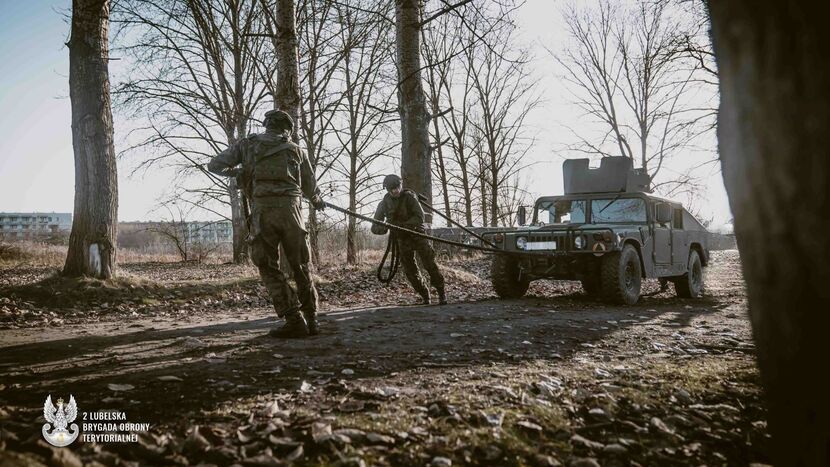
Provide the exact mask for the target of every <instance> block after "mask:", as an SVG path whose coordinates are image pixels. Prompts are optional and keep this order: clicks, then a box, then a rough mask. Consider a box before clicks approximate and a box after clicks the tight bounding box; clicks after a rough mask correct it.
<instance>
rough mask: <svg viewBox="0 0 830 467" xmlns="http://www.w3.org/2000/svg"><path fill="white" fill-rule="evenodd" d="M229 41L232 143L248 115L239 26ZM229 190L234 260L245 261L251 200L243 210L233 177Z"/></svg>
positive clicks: (236, 19)
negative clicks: (232, 115) (231, 75)
mask: <svg viewBox="0 0 830 467" xmlns="http://www.w3.org/2000/svg"><path fill="white" fill-rule="evenodd" d="M231 12H232V15H233V17H232V21H233V24H236V25H238V24H239V21H240V18H239V9H238V8H233V9H232V10H231ZM232 41H233V102H234V104H233V107H234V109H236V115H235V117H236V119H237V121H236V128H235V129H234V133H235V136H234V138H233V139H232V141H230V143H231V144H235V143H236V142H237V141H239V140H241V139H242V138H244V137H245V136H246V134H245V131H246V129H247V128H248V117H247V116H246V115H245V112H244V111H243V109H244V108H245V84H244V79H245V72H244V69H243V66H242V62H243V60H244V59H243V57H242V50H243V48H244V46H243V44H242V41H244V38H242V37H241V36H240V34H239V28H238V27H234V28H233V29H232ZM228 191H230V192H231V196H230V202H231V223H232V225H233V262H234V263H236V264H247V263H248V261H249V259H250V257H251V255H250V250H249V249H248V242H246V241H245V240H246V239H247V238H248V223H247V222H246V216H250V215H251V212H250V209H251V208H250V202H251V200H247V203H248V210H247V212H245V207H244V205H243V195H242V194H241V193H240V191H239V187H238V186H237V184H236V180H231V181H230V183H229V184H228Z"/></svg>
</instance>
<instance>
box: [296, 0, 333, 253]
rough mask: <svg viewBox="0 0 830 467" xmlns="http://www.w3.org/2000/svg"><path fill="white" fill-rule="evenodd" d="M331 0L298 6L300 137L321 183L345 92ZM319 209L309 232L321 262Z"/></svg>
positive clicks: (330, 158)
mask: <svg viewBox="0 0 830 467" xmlns="http://www.w3.org/2000/svg"><path fill="white" fill-rule="evenodd" d="M334 5H335V3H334V2H332V1H331V0H301V1H300V3H299V4H298V7H297V35H298V37H299V44H298V46H299V50H300V52H299V57H300V62H299V68H300V97H301V100H302V105H301V107H300V135H299V136H300V140H302V141H303V143H304V146H305V148H306V151H307V152H308V159H309V161H310V162H311V165H312V168H314V170H315V173H316V175H317V180H318V183H319V182H320V181H321V180H322V179H323V177H325V176H326V174H327V172H328V171H329V169H330V168H331V165H332V164H333V163H334V152H333V151H331V150H330V149H329V146H327V145H326V140H327V136H328V135H329V134H330V133H331V132H332V129H333V122H334V117H335V115H336V112H335V110H336V109H337V108H338V107H339V106H340V103H341V101H342V100H343V97H344V94H343V93H341V92H339V91H338V89H337V88H339V86H337V83H336V81H335V76H336V72H337V70H338V69H339V64H340V62H341V61H342V60H343V56H344V53H343V50H342V47H341V46H340V42H338V37H339V33H340V30H341V29H342V25H340V24H339V21H338V20H337V12H336V11H335V9H334V8H333V7H334ZM320 229H321V224H320V222H319V220H318V217H317V211H316V210H315V209H314V208H313V207H312V206H309V210H308V233H309V243H310V247H311V256H312V260H313V262H314V263H315V264H320V247H319V244H318V235H319V233H320Z"/></svg>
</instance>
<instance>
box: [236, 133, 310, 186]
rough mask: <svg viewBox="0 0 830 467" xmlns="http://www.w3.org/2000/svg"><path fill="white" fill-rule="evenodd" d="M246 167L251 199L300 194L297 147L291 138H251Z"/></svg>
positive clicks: (298, 153)
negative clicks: (285, 139) (289, 139)
mask: <svg viewBox="0 0 830 467" xmlns="http://www.w3.org/2000/svg"><path fill="white" fill-rule="evenodd" d="M252 142H253V146H252V150H251V152H250V156H249V158H248V159H249V160H248V164H247V165H248V167H246V168H245V171H246V172H248V173H249V174H250V181H251V194H252V196H253V198H254V199H257V198H268V197H274V196H297V197H299V196H302V190H301V186H302V179H301V171H300V165H301V163H302V160H301V158H300V151H299V150H298V148H297V145H295V144H294V143H293V142H291V141H284V140H276V141H275V140H272V139H265V138H261V137H254V138H253V141H252Z"/></svg>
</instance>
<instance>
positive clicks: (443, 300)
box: [438, 287, 447, 305]
mask: <svg viewBox="0 0 830 467" xmlns="http://www.w3.org/2000/svg"><path fill="white" fill-rule="evenodd" d="M438 304H439V305H446V304H447V292H446V291H445V290H444V288H443V287H442V288H440V289H438Z"/></svg>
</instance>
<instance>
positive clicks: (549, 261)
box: [486, 157, 709, 305]
mask: <svg viewBox="0 0 830 467" xmlns="http://www.w3.org/2000/svg"><path fill="white" fill-rule="evenodd" d="M562 168H563V172H564V184H565V190H564V191H565V194H564V195H562V196H543V197H541V198H539V199H537V200H536V203H535V205H534V206H533V211H532V216H533V217H532V219H531V222H530V225H525V224H526V222H525V221H526V218H527V209H526V208H524V207H520V208H519V211H518V213H517V218H518V221H519V222H518V223H519V225H520V227H518V228H515V229H509V230H501V231H497V232H491V233H488V234H486V238H487V239H488V240H490V241H491V242H492V243H494V244H495V245H496V246H498V247H499V248H500V249H501V250H503V251H504V252H505V253H507V254H496V255H494V256H493V263H492V268H491V276H492V282H493V287H494V288H495V290H496V293H497V294H498V296H499V297H502V298H519V297H522V296H524V294H525V293H526V292H527V289H528V286H529V285H530V282H531V281H533V280H536V279H557V280H578V281H581V283H582V287H583V289H584V290H585V292H586V293H587V294H589V295H592V296H596V297H601V298H604V299H606V300H608V301H610V302H613V303H620V304H627V305H632V304H634V303H637V301H638V300H639V298H640V288H641V284H642V279H645V278H659V279H660V280H661V283H662V284H667V282H666V281H671V282H673V283H674V286H675V291H676V292H677V295H678V296H680V297H687V298H696V297H700V296H701V294H702V291H703V271H702V268H704V267H706V266H707V265H708V263H709V250H708V242H707V239H708V232H707V231H706V229H705V228H704V227H703V225H701V223H700V222H698V221H697V219H695V217H694V216H692V215H691V214H690V213H689V212H688V211H686V209H684V208H683V206H682V205H681V204H680V203H677V202H674V201H669V200H665V199H661V198H658V197H655V196H652V195H651V194H650V191H651V190H650V179H649V176H648V174H646V173H645V172H644V171H642V170H640V169H634V168H633V165H632V161H631V159H629V158H627V157H606V158H603V159H602V160H601V162H600V167H599V168H596V169H592V168H590V167H589V160H588V159H570V160H566V161H565V162H564V164H563V166H562ZM511 253H515V254H511Z"/></svg>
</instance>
